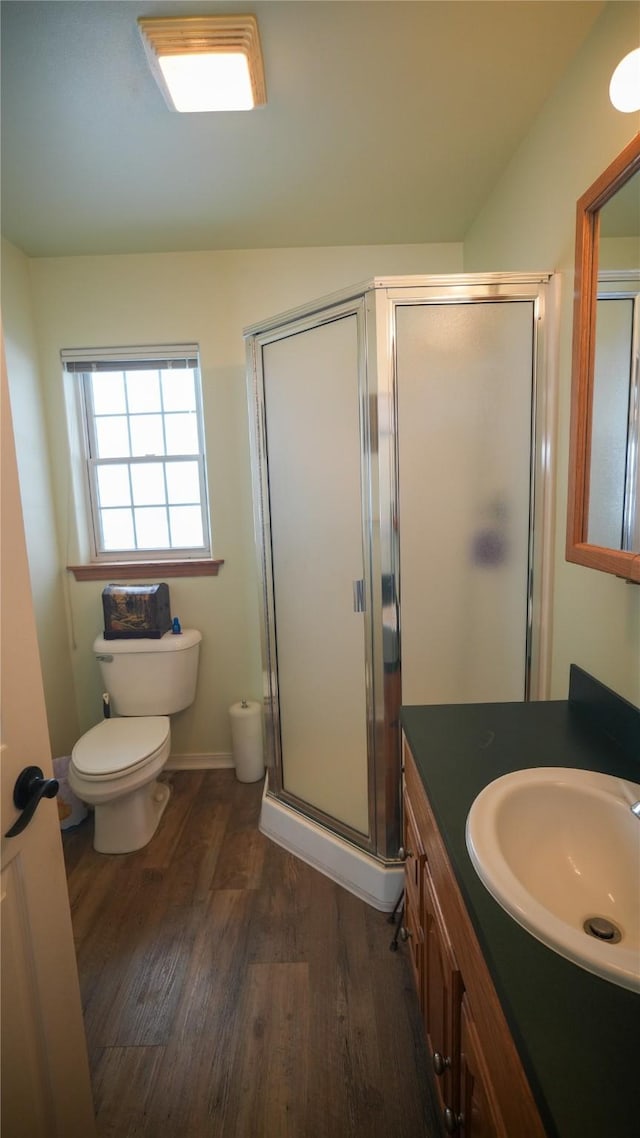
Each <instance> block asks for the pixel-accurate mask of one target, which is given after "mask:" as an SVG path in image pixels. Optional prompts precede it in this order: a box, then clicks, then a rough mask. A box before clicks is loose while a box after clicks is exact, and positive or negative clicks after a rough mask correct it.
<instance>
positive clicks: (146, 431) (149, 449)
mask: <svg viewBox="0 0 640 1138" xmlns="http://www.w3.org/2000/svg"><path fill="white" fill-rule="evenodd" d="M129 422H130V424H131V453H132V455H136V456H139V455H143V454H164V439H163V435H162V415H132V416H131V418H130V420H129Z"/></svg>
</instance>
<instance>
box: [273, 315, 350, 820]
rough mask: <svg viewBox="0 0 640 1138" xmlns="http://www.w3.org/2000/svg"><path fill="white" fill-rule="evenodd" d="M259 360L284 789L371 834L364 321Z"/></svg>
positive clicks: (321, 332)
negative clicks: (364, 606) (361, 380)
mask: <svg viewBox="0 0 640 1138" xmlns="http://www.w3.org/2000/svg"><path fill="white" fill-rule="evenodd" d="M262 363H263V372H264V400H265V417H266V434H267V452H268V466H269V508H270V519H271V556H272V564H273V592H274V606H275V624H276V630H277V632H276V640H277V661H278V692H279V712H280V737H281V746H282V781H283V788H284V790H285V792H287V793H289V794H292V795H294V796H295V797H296V798H298V799H300V800H301V801H302V802H305V803H308V804H309V805H311V806H313V807H315V808H317V809H318V810H321V811H322V812H324V813H325V814H327V815H329V816H330V817H333V818H335V819H337V820H338V821H340V822H343V823H344V824H345V825H347V826H349V827H352V828H353V829H354V830H356V831H358V832H359V833H361V834H367V833H368V829H369V818H368V789H367V788H368V783H367V770H368V763H367V693H366V681H365V661H366V651H365V622H364V614H363V612H362V611H356V609H357V605H354V582H356V581H361V580H362V579H363V578H364V570H363V538H362V489H361V475H360V462H361V450H362V444H361V441H360V418H359V416H360V409H359V392H358V325H357V317H356V316H355V315H354V314H349V315H346V316H340V317H339V318H338V319H333V320H330V321H328V322H327V323H325V324H321V325H319V326H317V327H313V328H311V329H306V330H302V331H299V332H297V333H295V334H294V335H291V334H289V335H287V336H286V337H284V338H283V339H281V340H276V341H274V342H272V343H269V344H267V345H266V346H265V347H264V349H263V356H262ZM356 593H357V588H356Z"/></svg>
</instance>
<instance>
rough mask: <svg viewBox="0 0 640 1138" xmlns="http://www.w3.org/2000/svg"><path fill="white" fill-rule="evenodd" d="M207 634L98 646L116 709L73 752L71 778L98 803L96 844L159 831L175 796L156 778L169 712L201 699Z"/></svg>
mask: <svg viewBox="0 0 640 1138" xmlns="http://www.w3.org/2000/svg"><path fill="white" fill-rule="evenodd" d="M201 640H202V636H201V634H200V633H199V632H198V630H197V629H195V628H185V629H182V631H181V632H177V633H174V632H167V633H165V635H164V636H162V637H159V638H156V637H139V638H133V639H129V638H123V639H115V640H112V639H110V640H107V639H106V638H104V637H102V636H97V637H96V639H95V640H94V642H93V651H94V655H95V658H96V661H97V663H98V664H99V665H100V672H101V676H102V684H103V688H102V690H103V693H104V695H103V700H104V696H105V695H108V696H109V706H110V707H111V708H112V709H113V711H114V713H115V715H114V718H112V719H105V720H103V722H102V723H99V724H98V725H97V726H96V727H92V728H91V730H90V731H87V733H86V735H83V736H82V738H81V739H79V740H78V742H77V743H76V745H75V747H74V748H73V750H72V752H71V762H70V764H69V786H70V787H71V789H72V791H73V792H74V794H75V795H77V797H78V798H80V799H81V800H82V801H83V802H86V803H87V804H88V805H89V806H93V807H94V808H95V834H94V839H93V845H94V849H96V850H97V851H98V853H133V851H134V850H139V849H141V848H142V846H146V844H147V842H150V841H151V839H152V837H153V835H154V834H155V832H156V830H157V828H158V823H159V821H160V818H161V816H162V812H163V810H164V808H165V806H166V805H167V801H168V798H169V787H168V786H167V785H166V784H165V783H159V782H158V781H157V779H158V775H159V774H160V772H161V770H162V768H163V766H164V764H165V763H166V761H167V759H168V758H169V751H170V747H171V728H170V720H169V716H170V715H174V714H175V713H176V712H179V711H183V710H184V709H185V708H187V707H190V706H191V704H192V703H193V701H194V699H195V694H196V681H197V677H198V660H199V654H200V641H201Z"/></svg>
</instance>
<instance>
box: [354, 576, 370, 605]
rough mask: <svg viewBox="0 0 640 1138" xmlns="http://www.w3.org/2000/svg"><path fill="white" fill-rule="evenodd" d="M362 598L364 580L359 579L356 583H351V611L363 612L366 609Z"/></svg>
mask: <svg viewBox="0 0 640 1138" xmlns="http://www.w3.org/2000/svg"><path fill="white" fill-rule="evenodd" d="M366 607H367V606H366V604H365V598H364V579H363V578H362V577H360V579H359V580H358V581H354V582H353V611H354V612H364V611H365V609H366Z"/></svg>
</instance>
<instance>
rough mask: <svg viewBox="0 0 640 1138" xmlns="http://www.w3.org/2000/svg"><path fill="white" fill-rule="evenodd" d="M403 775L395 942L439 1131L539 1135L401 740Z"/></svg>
mask: <svg viewBox="0 0 640 1138" xmlns="http://www.w3.org/2000/svg"><path fill="white" fill-rule="evenodd" d="M403 772H404V776H403V777H404V788H403V803H404V826H405V830H404V835H405V851H404V852H405V854H406V859H405V903H406V908H405V933H406V936H405V937H403V939H405V940H406V941H407V943H408V944H409V945H410V949H411V960H412V965H413V971H414V976H415V978H416V987H417V993H418V999H419V1001H420V1007H421V1009H422V1015H423V1019H424V1026H425V1034H426V1039H427V1044H428V1047H429V1051H430V1054H431V1061H432V1063H433V1070H434V1073H435V1075H436V1079H435V1082H436V1086H437V1090H438V1097H439V1100H440V1107H441V1112H442V1119H443V1125H444V1129H445V1131H446V1132H447V1133H448V1134H455V1135H458V1136H459V1138H515V1136H516V1135H517V1138H545V1129H544V1127H543V1125H542V1121H541V1119H540V1116H539V1113H538V1110H537V1107H536V1104H535V1100H534V1098H533V1095H532V1093H531V1089H530V1087H529V1083H528V1080H527V1078H526V1075H525V1073H524V1070H523V1067H522V1063H521V1061H520V1057H519V1055H518V1052H517V1049H516V1046H515V1044H514V1042H513V1038H512V1036H511V1033H510V1031H509V1027H508V1024H507V1021H506V1019H505V1016H504V1012H503V1011H502V1007H501V1005H500V1001H499V999H498V996H497V994H496V990H495V987H494V985H493V981H492V979H491V977H490V975H489V971H488V968H487V965H486V963H485V960H484V956H483V954H482V950H481V948H480V945H479V942H478V939H477V937H476V934H475V930H474V928H473V925H472V923H471V920H470V917H469V915H468V913H467V909H466V906H465V903H464V900H463V898H462V894H461V893H460V890H459V887H458V884H457V881H456V878H455V875H454V872H453V869H452V867H451V864H450V862H449V858H448V855H447V852H446V849H445V846H444V843H443V840H442V837H441V835H440V831H439V829H438V826H437V824H436V821H435V818H434V816H433V813H432V810H431V806H430V804H429V801H428V798H427V795H426V793H425V790H424V786H423V783H422V780H421V778H420V775H419V774H418V771H417V768H416V765H415V762H414V759H413V756H412V754H411V750H410V748H409V745H408V743H407V741H406V739H404V738H403ZM409 854H411V856H409ZM416 855H417V856H416Z"/></svg>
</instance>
